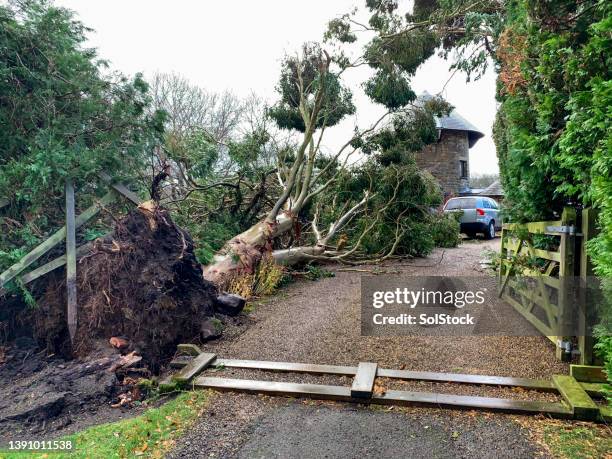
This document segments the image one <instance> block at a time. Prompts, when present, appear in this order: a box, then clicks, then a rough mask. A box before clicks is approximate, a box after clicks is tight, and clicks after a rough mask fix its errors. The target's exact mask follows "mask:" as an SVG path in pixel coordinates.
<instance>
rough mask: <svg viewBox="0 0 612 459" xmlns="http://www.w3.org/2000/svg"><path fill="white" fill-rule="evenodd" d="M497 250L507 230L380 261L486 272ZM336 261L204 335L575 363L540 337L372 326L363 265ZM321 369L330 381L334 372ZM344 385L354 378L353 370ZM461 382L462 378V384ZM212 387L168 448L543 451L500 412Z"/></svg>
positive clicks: (446, 364)
mask: <svg viewBox="0 0 612 459" xmlns="http://www.w3.org/2000/svg"><path fill="white" fill-rule="evenodd" d="M498 249H499V239H496V240H493V241H479V240H469V241H465V242H464V243H463V244H462V245H461V246H460V247H458V248H454V249H438V250H436V251H435V252H434V253H433V254H432V255H431V256H429V257H428V258H427V259H418V260H414V261H412V262H402V263H397V262H396V263H389V264H387V265H385V266H383V267H377V268H376V269H382V270H388V271H389V272H393V273H397V272H401V273H402V274H409V275H421V276H427V275H455V276H475V275H476V276H477V275H484V273H483V270H482V268H481V265H480V262H481V260H482V259H483V256H484V253H485V250H498ZM337 271H338V272H336V276H335V277H334V278H326V279H321V280H319V281H316V282H313V281H307V280H304V281H299V282H296V283H294V284H292V285H290V286H289V287H287V288H285V289H283V290H282V291H281V292H279V293H278V294H277V295H275V296H273V297H271V298H268V299H267V300H266V301H264V302H261V303H260V304H257V305H256V306H255V309H254V311H253V312H252V313H251V314H250V315H249V318H248V319H247V321H246V322H248V324H247V325H245V326H243V327H242V328H240V327H239V328H237V329H233V330H228V332H229V333H227V334H226V338H224V339H222V340H220V341H219V342H216V343H210V344H209V345H207V346H205V349H206V351H209V352H214V353H216V354H217V355H219V356H220V357H223V358H242V359H258V360H276V361H290V362H307V363H320V364H337V365H356V364H357V363H358V362H360V361H371V362H378V363H379V365H380V366H382V367H385V368H404V369H409V370H410V369H414V370H425V371H445V372H460V373H472V374H490V375H500V376H517V377H529V378H548V377H550V376H551V375H552V374H554V373H563V372H567V367H566V366H565V364H562V363H560V362H558V361H556V360H555V358H554V352H553V349H552V345H551V344H550V343H549V342H548V340H547V339H546V338H543V337H503V336H481V337H435V338H434V337H427V336H419V337H363V336H361V335H360V276H361V275H363V273H362V272H358V271H344V270H342V268H338V270H337ZM220 376H221V374H220ZM222 376H227V377H246V378H250V377H252V376H251V375H250V374H249V372H246V371H243V370H224V371H223V372H222ZM259 377H260V378H261V377H262V375H261V374H259ZM263 378H269V379H272V378H275V379H278V378H283V379H284V378H288V379H289V380H291V381H295V382H301V381H305V380H308V381H310V379H309V378H312V376H310V377H309V376H306V375H290V376H287V375H284V376H279V375H273V374H272V373H266V374H265V375H264V376H263ZM318 378H319V379H318V380H317V381H319V382H321V383H328V382H329V381H326V380H325V377H318ZM332 383H336V384H337V383H338V381H337V380H335V381H334V382H332ZM341 384H342V383H341ZM344 384H349V385H350V380H345V381H344ZM409 384H412V385H417V386H418V387H417V388H416V390H422V391H431V390H437V391H448V388H447V389H446V390H445V388H444V385H436V386H437V387H432V386H434V385H432V384H428V383H418V382H416V383H409ZM458 387H459V386H457V385H453V387H452V389H453V390H454V391H455V393H457V388H458ZM407 390H410V388H409V387H407ZM459 390H461V391H462V392H461V393H467V394H474V395H485V396H502V397H504V396H506V397H512V396H513V395H514V396H515V397H514V398H517V397H520V398H529V397H530V395H529V394H527V395H526V394H524V393H522V394H519V393H514V394H512V392H511V389H499V388H492V387H489V388H487V387H472V386H461V389H459ZM509 391H510V392H509ZM509 394H510V395H509ZM211 396H212V399H211V403H210V408H209V410H208V411H207V412H206V413H205V414H204V416H203V417H202V419H201V421H200V422H198V423H197V424H196V425H195V426H194V427H193V428H192V429H191V430H190V431H189V432H187V433H186V434H185V436H184V437H183V438H182V439H181V440H179V442H178V443H177V445H176V448H175V449H174V450H173V452H172V453H171V454H170V457H177V458H178V457H188V458H192V457H193V458H196V457H244V458H253V457H279V458H280V457H282V458H292V457H296V458H310V457H312V458H319V457H327V458H336V457H338V458H340V457H358V456H362V457H373V456H378V457H496V458H498V457H513V458H516V457H532V456H534V455H542V454H545V452H543V451H541V450H540V447H539V446H538V445H536V444H535V443H533V442H532V441H531V440H530V436H529V432H528V431H526V430H525V429H524V428H522V427H520V426H519V425H518V424H517V423H516V422H514V421H513V418H512V416H507V415H502V414H490V413H477V412H473V411H467V412H466V411H457V410H444V409H431V408H430V409H424V408H412V407H407V408H405V407H404V408H399V407H384V408H381V407H374V406H371V407H367V406H357V405H351V404H345V403H333V402H321V401H313V400H292V399H284V398H280V397H265V396H257V395H246V394H234V393H214V394H213V393H211Z"/></svg>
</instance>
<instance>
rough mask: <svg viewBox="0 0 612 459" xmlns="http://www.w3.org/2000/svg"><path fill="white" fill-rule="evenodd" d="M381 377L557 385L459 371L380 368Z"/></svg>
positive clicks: (536, 387) (535, 386) (543, 387)
mask: <svg viewBox="0 0 612 459" xmlns="http://www.w3.org/2000/svg"><path fill="white" fill-rule="evenodd" d="M377 376H378V377H380V378H396V379H405V380H415V381H430V382H440V383H447V382H452V383H460V384H481V385H487V386H507V387H521V388H523V389H531V390H539V391H544V392H553V391H555V390H556V388H555V385H554V384H553V383H552V382H550V381H546V380H543V379H527V378H513V377H506V376H487V375H466V374H459V373H434V372H429V371H411V370H387V369H384V368H380V369H379V370H378V372H377Z"/></svg>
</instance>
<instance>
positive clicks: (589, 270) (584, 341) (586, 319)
mask: <svg viewBox="0 0 612 459" xmlns="http://www.w3.org/2000/svg"><path fill="white" fill-rule="evenodd" d="M596 222H597V211H596V210H595V209H591V208H589V209H583V211H582V222H581V232H582V240H581V241H580V316H579V320H580V322H579V328H578V330H579V336H578V349H579V350H580V364H581V365H592V364H593V363H594V362H593V345H594V339H593V330H592V325H593V324H592V323H591V322H592V316H593V312H594V311H593V310H592V307H593V306H594V305H593V304H592V298H590V290H589V287H590V285H589V281H590V279H589V278H590V277H591V276H593V263H591V259H590V257H589V256H588V254H587V244H588V242H589V241H590V240H591V239H593V238H594V237H595V236H596V235H597V227H596Z"/></svg>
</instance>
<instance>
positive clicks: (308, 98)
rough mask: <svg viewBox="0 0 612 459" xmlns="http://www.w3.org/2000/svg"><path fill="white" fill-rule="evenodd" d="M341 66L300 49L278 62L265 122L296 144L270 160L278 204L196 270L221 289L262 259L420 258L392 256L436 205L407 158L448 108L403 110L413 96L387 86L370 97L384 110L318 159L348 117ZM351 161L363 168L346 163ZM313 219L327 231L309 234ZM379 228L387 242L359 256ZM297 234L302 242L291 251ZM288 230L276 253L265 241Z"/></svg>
mask: <svg viewBox="0 0 612 459" xmlns="http://www.w3.org/2000/svg"><path fill="white" fill-rule="evenodd" d="M372 65H373V66H377V65H378V64H376V63H372ZM347 68H348V67H347V66H344V65H342V64H340V65H339V64H337V62H336V60H335V59H334V58H333V57H332V56H331V55H330V54H329V53H328V52H327V51H326V50H325V49H324V48H323V47H322V46H321V45H319V44H312V43H311V44H306V45H304V47H303V49H302V52H301V53H300V54H298V55H295V56H288V57H286V59H285V60H284V63H283V68H282V72H281V77H280V81H279V84H278V87H277V88H278V92H279V95H280V100H279V101H278V102H277V103H276V104H275V105H273V106H272V107H271V108H270V109H269V111H268V114H269V116H270V117H271V118H272V119H274V120H275V122H276V123H277V125H278V126H279V127H280V128H281V129H287V130H293V131H295V132H298V133H299V141H298V142H297V145H296V148H295V149H290V150H282V151H280V152H279V154H278V156H277V158H276V160H277V170H276V176H277V179H278V182H279V185H280V193H279V196H278V197H277V198H276V200H275V201H274V202H273V205H272V206H271V208H270V209H269V210H268V212H267V214H266V215H265V218H263V219H262V220H260V221H259V222H257V223H256V224H254V225H253V226H251V227H249V228H248V229H246V230H245V231H243V232H242V233H240V234H239V235H237V236H235V237H233V238H231V239H230V240H229V241H228V242H227V243H226V244H225V246H224V247H223V249H222V250H221V251H220V253H218V254H217V255H216V256H215V257H214V259H213V260H212V262H211V263H210V264H209V265H208V266H206V267H205V268H204V277H205V278H207V279H209V280H211V281H212V282H214V283H216V284H217V285H220V286H224V285H226V283H227V282H228V281H229V280H230V279H231V278H232V277H234V276H237V275H238V276H239V275H241V273H244V272H251V271H252V270H253V269H254V268H255V267H256V266H257V264H258V263H259V261H260V259H261V257H262V256H263V255H264V254H265V253H268V252H270V253H271V254H272V256H273V258H274V259H275V260H276V261H277V262H279V263H281V264H293V263H298V262H304V261H310V260H336V261H345V262H349V263H350V262H358V261H365V260H381V259H385V258H388V257H390V256H392V255H393V254H395V253H398V254H422V253H426V252H427V249H423V250H417V249H415V247H413V250H404V251H402V250H398V249H400V248H402V247H403V246H405V245H406V239H407V238H408V235H409V232H410V226H411V225H414V224H415V223H416V222H422V223H425V222H427V221H428V217H429V216H430V214H431V208H432V207H435V206H436V205H439V204H440V195H439V191H438V190H437V188H436V185H435V184H434V181H433V178H432V177H431V176H429V175H428V174H427V173H425V172H422V171H420V170H418V169H417V168H416V165H415V164H414V161H413V160H412V158H411V157H410V156H409V153H410V152H411V151H415V150H418V149H420V148H422V147H423V146H424V145H426V144H427V143H429V142H433V141H435V139H436V129H435V123H434V118H433V116H434V115H435V114H441V113H443V112H445V111H447V110H448V106H447V105H446V104H445V103H444V102H443V101H441V100H434V101H432V102H429V103H423V104H419V105H414V104H413V105H410V102H412V101H414V99H415V96H414V93H413V92H412V91H411V90H410V89H409V86H408V85H407V82H406V87H405V88H404V93H403V94H401V93H398V92H397V91H399V89H400V88H398V87H397V85H396V83H397V80H393V82H392V84H393V85H394V87H393V88H386V87H383V84H382V83H380V85H379V87H378V89H377V91H378V92H377V94H378V93H384V92H385V91H387V93H388V94H392V97H390V98H385V97H384V96H380V95H377V96H375V97H373V99H374V100H375V101H376V102H379V103H381V104H382V105H383V106H385V109H386V110H385V112H384V113H383V114H382V116H380V117H379V118H378V119H377V120H376V121H375V122H373V123H372V125H370V126H368V127H367V128H363V129H359V128H357V127H356V128H355V131H354V133H353V135H352V136H350V138H349V139H347V140H346V142H345V143H344V144H343V145H342V146H341V147H340V148H338V149H337V151H335V152H331V153H324V152H323V149H322V144H323V139H324V136H325V134H326V132H327V131H328V130H329V129H331V128H333V127H334V126H335V125H336V124H338V123H339V122H340V121H341V120H342V119H343V118H344V117H346V116H348V115H351V114H353V113H354V112H355V106H354V105H353V103H352V100H351V98H352V94H351V92H350V91H349V90H348V89H347V88H345V87H343V85H342V81H341V75H342V72H343V71H345V70H346V69H347ZM400 72H402V71H400ZM403 72H404V73H405V74H403V75H402V76H401V77H402V78H407V76H408V75H409V72H408V71H403ZM400 97H401V98H402V99H401V100H400V99H398V98H400ZM364 155H365V161H364V160H363V158H364ZM355 158H361V162H362V163H363V164H361V165H357V164H356V163H357V162H358V161H354V162H351V160H352V159H355ZM332 196H333V197H332ZM330 198H331V200H330ZM332 216H333V218H331V217H332ZM322 220H326V222H325V223H326V224H327V225H328V229H325V230H323V229H321V228H319V225H320V224H321V221H322ZM365 221H369V224H364V222H365ZM349 224H351V225H350V228H346V231H343V232H342V238H343V239H345V240H344V241H343V242H342V243H337V244H335V245H332V242H333V241H334V238H336V237H338V236H340V234H341V233H340V231H341V230H344V229H345V227H347V225H349ZM383 225H386V226H388V225H391V226H392V227H393V230H392V231H391V233H390V234H389V233H387V234H386V236H391V238H387V241H389V242H390V243H389V244H386V243H382V244H378V245H377V246H376V248H375V249H374V252H372V251H368V249H372V248H374V247H375V245H371V246H370V247H368V246H367V245H366V244H364V241H366V240H369V241H372V240H373V234H374V233H377V232H379V231H380V228H379V227H380V226H383ZM412 229H413V230H414V229H415V228H412ZM296 230H297V232H298V233H299V237H297V238H296V237H295V236H296ZM304 230H308V236H310V237H308V238H306V239H309V242H310V243H309V244H306V245H300V244H299V243H300V241H301V239H302V238H301V236H302V235H303V234H305V233H306V232H305V231H304ZM291 231H293V236H294V237H293V238H292V239H291V241H290V243H289V246H288V247H284V248H278V244H275V243H274V241H275V239H277V238H279V237H281V236H283V235H285V234H287V233H289V232H291ZM349 236H350V239H349ZM382 239H383V238H380V240H381V241H382ZM275 249H277V250H275Z"/></svg>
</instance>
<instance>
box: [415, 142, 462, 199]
mask: <svg viewBox="0 0 612 459" xmlns="http://www.w3.org/2000/svg"><path fill="white" fill-rule="evenodd" d="M415 159H416V162H417V165H418V166H419V167H421V168H422V169H426V170H428V171H429V172H431V174H432V175H433V176H434V177H435V178H437V179H438V181H439V182H440V185H441V187H442V190H443V192H444V195H445V196H446V197H448V196H455V195H457V194H458V193H459V191H461V190H463V189H465V188H467V187H468V186H469V179H467V178H465V179H462V178H461V165H460V161H461V160H463V161H467V169H468V170H467V177H469V176H470V171H469V169H470V162H469V160H470V158H469V145H468V135H467V132H465V131H448V130H443V131H442V133H441V136H440V140H439V141H438V142H436V143H434V144H431V145H427V146H426V147H425V148H423V150H421V151H420V152H418V153H415Z"/></svg>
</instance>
